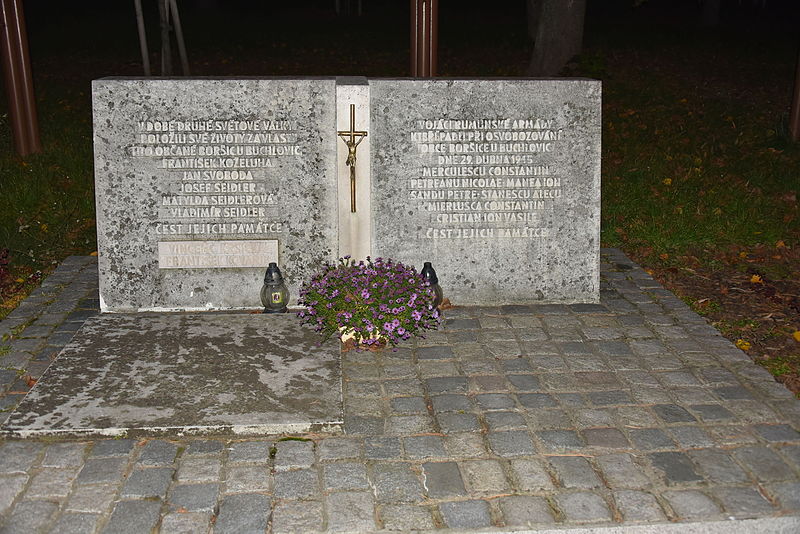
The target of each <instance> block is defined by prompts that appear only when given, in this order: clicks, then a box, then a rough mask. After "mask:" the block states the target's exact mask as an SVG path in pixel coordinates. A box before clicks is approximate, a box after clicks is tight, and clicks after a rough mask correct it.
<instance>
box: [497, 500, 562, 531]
mask: <svg viewBox="0 0 800 534" xmlns="http://www.w3.org/2000/svg"><path fill="white" fill-rule="evenodd" d="M497 503H498V506H499V507H500V510H501V511H502V513H503V519H504V522H505V525H506V526H510V527H533V526H537V525H551V524H553V523H554V522H555V517H554V516H553V510H552V509H551V508H550V505H549V504H548V502H547V500H546V499H544V498H543V497H529V496H524V495H513V496H510V497H501V498H500V499H498V500H497Z"/></svg>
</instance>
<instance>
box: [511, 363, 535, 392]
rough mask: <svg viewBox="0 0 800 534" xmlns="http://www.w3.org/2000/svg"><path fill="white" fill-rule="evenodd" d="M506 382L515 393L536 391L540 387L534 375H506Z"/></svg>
mask: <svg viewBox="0 0 800 534" xmlns="http://www.w3.org/2000/svg"><path fill="white" fill-rule="evenodd" d="M514 361H517V360H514ZM508 381H509V382H511V385H512V386H514V388H515V389H516V390H517V391H538V390H540V389H541V387H542V385H541V383H540V382H539V379H538V378H537V377H536V376H534V375H508Z"/></svg>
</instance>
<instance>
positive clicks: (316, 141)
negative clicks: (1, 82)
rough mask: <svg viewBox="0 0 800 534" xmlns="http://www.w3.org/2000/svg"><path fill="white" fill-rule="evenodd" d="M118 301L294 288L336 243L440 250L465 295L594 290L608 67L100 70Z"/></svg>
mask: <svg viewBox="0 0 800 534" xmlns="http://www.w3.org/2000/svg"><path fill="white" fill-rule="evenodd" d="M93 101H94V102H93V106H94V141H95V180H96V202H97V225H98V253H99V269H100V297H101V307H102V309H103V310H104V311H111V312H128V311H175V310H211V309H240V308H255V307H258V306H259V299H258V295H259V289H260V287H261V283H262V280H263V276H264V270H265V269H266V266H267V265H268V264H269V262H273V261H274V262H277V263H278V264H279V265H280V266H281V269H282V271H283V273H284V276H285V277H286V279H287V281H288V282H289V286H290V291H291V292H292V294H293V296H294V297H295V299H296V296H297V290H298V287H299V284H300V283H301V282H302V281H303V280H306V279H308V278H309V276H310V274H311V273H312V272H313V271H314V270H315V269H317V268H318V267H319V266H320V265H321V264H322V263H324V262H326V261H335V260H336V258H337V257H340V256H343V255H346V254H350V255H351V256H353V257H354V258H364V257H366V256H368V255H371V256H373V257H377V256H382V257H390V258H393V259H396V260H398V261H402V262H404V263H409V264H412V265H416V266H417V267H421V266H422V263H423V262H424V261H431V262H433V264H434V266H435V267H436V268H437V270H438V272H439V275H440V276H439V277H440V282H441V284H442V286H443V288H444V291H445V294H446V296H447V297H449V298H450V299H451V300H452V301H453V303H455V304H459V305H496V304H514V303H527V302H595V301H597V299H598V296H599V273H598V262H599V255H598V253H599V226H600V82H597V81H594V80H570V79H566V80H528V79H514V80H469V79H460V80H445V79H435V80H407V79H364V78H338V79H336V78H304V79H285V78H258V79H124V78H107V79H102V80H97V81H95V82H94V86H93Z"/></svg>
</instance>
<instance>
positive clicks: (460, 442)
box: [444, 433, 488, 458]
mask: <svg viewBox="0 0 800 534" xmlns="http://www.w3.org/2000/svg"><path fill="white" fill-rule="evenodd" d="M444 447H445V449H446V450H447V454H448V455H449V456H450V457H451V458H474V457H478V456H486V455H487V454H488V451H487V449H486V444H485V443H484V441H483V436H482V435H481V434H473V433H454V434H449V435H447V436H445V437H444Z"/></svg>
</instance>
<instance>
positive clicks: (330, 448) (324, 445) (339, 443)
mask: <svg viewBox="0 0 800 534" xmlns="http://www.w3.org/2000/svg"><path fill="white" fill-rule="evenodd" d="M361 449H362V441H361V440H360V439H357V438H327V439H324V440H322V441H320V442H319V445H318V446H317V453H318V454H319V459H320V460H341V459H346V458H359V457H360V456H361Z"/></svg>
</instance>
